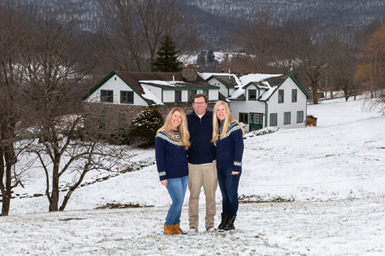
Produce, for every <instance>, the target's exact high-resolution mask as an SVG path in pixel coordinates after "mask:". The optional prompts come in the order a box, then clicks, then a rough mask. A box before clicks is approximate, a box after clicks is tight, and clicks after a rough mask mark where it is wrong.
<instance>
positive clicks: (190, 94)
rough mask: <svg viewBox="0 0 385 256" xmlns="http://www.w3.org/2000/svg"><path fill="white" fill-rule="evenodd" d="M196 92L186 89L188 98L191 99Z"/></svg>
mask: <svg viewBox="0 0 385 256" xmlns="http://www.w3.org/2000/svg"><path fill="white" fill-rule="evenodd" d="M196 94H197V90H189V91H188V100H189V101H192V97H193V96H194V95H196Z"/></svg>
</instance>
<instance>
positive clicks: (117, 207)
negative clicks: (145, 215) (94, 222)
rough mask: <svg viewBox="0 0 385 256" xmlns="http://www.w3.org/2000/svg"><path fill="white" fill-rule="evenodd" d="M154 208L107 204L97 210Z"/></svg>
mask: <svg viewBox="0 0 385 256" xmlns="http://www.w3.org/2000/svg"><path fill="white" fill-rule="evenodd" d="M148 207H154V206H153V205H140V204H120V203H107V204H106V205H102V206H99V207H96V209H124V208H148Z"/></svg>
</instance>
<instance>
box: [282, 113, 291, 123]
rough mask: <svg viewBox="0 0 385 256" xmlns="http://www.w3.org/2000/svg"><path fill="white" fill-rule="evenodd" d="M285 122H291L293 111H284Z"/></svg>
mask: <svg viewBox="0 0 385 256" xmlns="http://www.w3.org/2000/svg"><path fill="white" fill-rule="evenodd" d="M283 124H291V112H285V113H283Z"/></svg>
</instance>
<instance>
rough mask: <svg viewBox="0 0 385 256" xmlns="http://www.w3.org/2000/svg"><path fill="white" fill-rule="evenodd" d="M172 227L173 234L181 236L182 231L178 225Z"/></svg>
mask: <svg viewBox="0 0 385 256" xmlns="http://www.w3.org/2000/svg"><path fill="white" fill-rule="evenodd" d="M173 226H174V231H175V234H183V230H182V229H181V228H180V223H178V224H174V225H173Z"/></svg>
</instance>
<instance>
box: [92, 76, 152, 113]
mask: <svg viewBox="0 0 385 256" xmlns="http://www.w3.org/2000/svg"><path fill="white" fill-rule="evenodd" d="M100 90H111V91H113V95H114V102H113V104H120V91H133V90H132V89H131V88H130V87H129V86H127V84H126V83H125V82H124V81H123V80H122V79H120V78H119V77H118V76H117V75H114V76H112V77H111V78H110V79H109V80H107V81H106V82H105V83H104V84H103V85H102V86H101V87H100V88H98V89H97V90H96V91H95V92H94V93H92V94H91V95H90V96H89V97H88V98H87V100H86V101H87V102H100ZM133 105H138V106H148V104H147V103H146V102H145V101H144V100H143V99H142V98H141V97H140V96H139V95H138V94H136V93H135V92H134V104H133Z"/></svg>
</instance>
